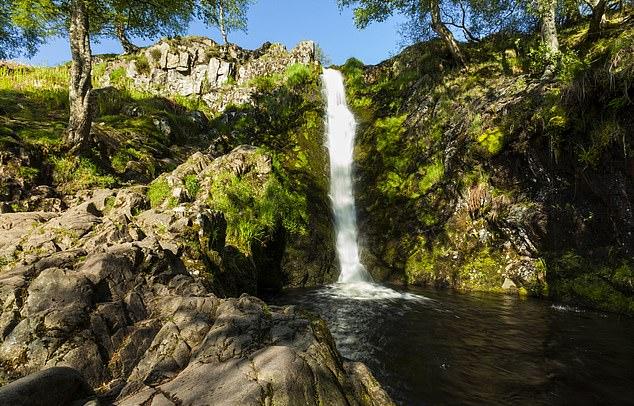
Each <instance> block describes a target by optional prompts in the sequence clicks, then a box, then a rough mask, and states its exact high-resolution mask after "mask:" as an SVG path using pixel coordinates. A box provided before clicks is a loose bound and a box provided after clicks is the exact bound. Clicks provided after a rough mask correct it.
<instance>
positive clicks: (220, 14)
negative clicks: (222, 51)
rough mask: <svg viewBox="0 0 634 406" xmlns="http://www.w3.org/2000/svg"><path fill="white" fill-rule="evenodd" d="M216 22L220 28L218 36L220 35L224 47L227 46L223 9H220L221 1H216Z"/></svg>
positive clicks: (227, 39)
mask: <svg viewBox="0 0 634 406" xmlns="http://www.w3.org/2000/svg"><path fill="white" fill-rule="evenodd" d="M218 22H219V24H218V25H219V26H220V27H219V28H220V34H222V40H223V41H224V42H225V45H228V44H229V37H228V36H227V29H226V27H225V9H224V8H223V7H222V1H221V0H220V1H218Z"/></svg>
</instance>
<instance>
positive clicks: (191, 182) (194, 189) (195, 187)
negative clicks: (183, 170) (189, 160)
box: [183, 174, 200, 199]
mask: <svg viewBox="0 0 634 406" xmlns="http://www.w3.org/2000/svg"><path fill="white" fill-rule="evenodd" d="M183 181H184V183H185V190H187V195H189V197H190V198H192V199H194V198H196V196H197V195H198V192H199V191H200V181H199V180H198V176H196V175H195V174H191V175H187V176H185V178H184V179H183Z"/></svg>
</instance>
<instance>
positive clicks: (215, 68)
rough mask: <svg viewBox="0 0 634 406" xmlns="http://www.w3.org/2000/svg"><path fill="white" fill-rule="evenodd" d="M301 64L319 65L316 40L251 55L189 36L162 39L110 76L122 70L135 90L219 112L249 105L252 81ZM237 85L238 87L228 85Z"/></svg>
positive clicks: (268, 45) (118, 65) (275, 46)
mask: <svg viewBox="0 0 634 406" xmlns="http://www.w3.org/2000/svg"><path fill="white" fill-rule="evenodd" d="M296 63H300V64H313V63H315V44H314V43H313V42H312V41H304V42H300V43H299V44H298V45H297V47H295V48H294V49H292V50H291V51H287V50H286V48H285V47H284V46H283V45H281V44H271V43H266V44H264V45H263V46H262V47H261V48H259V49H257V50H255V51H248V50H244V49H242V48H239V47H238V46H236V45H219V44H217V43H215V42H214V41H213V40H211V39H208V38H203V37H186V38H182V39H174V40H162V41H160V42H159V43H157V44H156V45H153V46H151V47H149V48H146V49H144V50H142V51H140V53H139V54H138V55H136V56H133V57H132V58H131V59H129V60H117V61H116V62H113V63H111V64H110V65H109V66H108V70H107V72H109V73H112V72H113V71H115V70H117V69H119V70H122V71H123V72H124V73H125V75H126V76H127V77H128V78H130V79H131V80H132V81H133V82H134V85H135V87H136V88H139V89H143V90H146V91H149V92H151V93H155V94H158V95H162V96H170V95H174V94H177V95H180V96H185V97H187V96H200V97H202V99H203V100H204V101H205V102H206V103H207V104H208V105H209V106H210V107H211V108H212V109H215V110H218V111H220V110H223V109H224V107H225V106H227V105H229V104H234V105H241V104H244V103H248V102H249V101H250V100H251V96H252V94H253V91H254V89H253V87H252V86H250V85H249V82H250V81H252V80H253V79H255V78H257V77H262V76H268V75H275V74H282V73H284V71H285V69H286V68H288V67H289V66H291V65H293V64H296ZM111 76H112V75H111V74H107V75H106V77H107V78H109V77H111ZM109 84H110V83H108V82H106V85H109ZM232 84H236V85H238V86H236V87H235V88H234V87H233V86H227V85H232Z"/></svg>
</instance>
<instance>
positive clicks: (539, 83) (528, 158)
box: [341, 14, 634, 314]
mask: <svg viewBox="0 0 634 406" xmlns="http://www.w3.org/2000/svg"><path fill="white" fill-rule="evenodd" d="M618 18H619V21H618V23H619V24H616V21H615V24H614V25H613V27H614V28H613V29H611V30H608V31H606V32H607V34H606V35H605V36H603V37H600V38H598V39H593V40H589V39H588V38H587V36H586V31H587V24H581V25H578V26H571V27H568V28H566V29H564V30H563V32H562V34H561V36H562V50H563V52H562V54H561V56H560V57H559V58H558V59H557V60H556V61H553V63H554V64H555V65H556V66H557V69H556V73H555V74H554V75H544V71H545V66H544V64H543V63H541V62H540V61H542V60H543V58H540V57H538V53H539V47H538V43H539V38H538V37H537V36H534V37H530V36H529V37H508V36H502V35H499V36H495V37H491V38H488V39H486V40H484V41H482V42H481V43H478V44H472V45H469V46H467V47H465V50H466V52H467V54H468V56H469V61H470V63H469V67H468V68H467V69H463V70H460V69H458V68H454V67H453V66H452V63H451V57H450V56H449V55H447V54H446V52H445V51H444V50H443V47H442V46H441V44H440V43H438V42H433V41H432V42H428V43H423V44H418V45H415V46H412V47H410V48H407V49H406V50H404V51H403V52H402V53H401V54H400V55H398V56H396V57H394V58H392V59H390V60H387V61H385V62H383V63H381V64H379V65H376V66H365V65H364V64H363V63H362V62H361V61H358V60H354V59H351V60H349V61H348V62H347V63H346V64H345V65H344V66H342V67H341V68H342V70H343V71H344V73H345V76H346V84H347V90H348V93H349V97H350V104H351V105H352V107H353V108H354V110H355V112H356V115H357V117H358V119H359V121H360V130H359V134H358V136H357V145H356V152H355V158H356V162H357V171H356V173H357V182H356V183H357V186H356V194H357V198H358V205H359V218H360V235H361V236H362V238H364V240H362V242H361V243H362V246H363V250H364V258H363V260H364V261H365V263H366V264H367V265H369V266H368V268H369V269H370V270H373V273H374V276H375V278H377V279H379V280H391V281H394V282H399V283H405V284H412V285H433V286H438V287H453V288H456V289H460V290H484V291H495V292H517V293H519V294H521V295H533V296H543V297H550V298H555V299H558V300H565V301H570V302H576V303H578V304H581V305H585V306H588V307H593V308H598V309H603V310H609V311H615V312H621V313H627V314H634V285H633V283H634V282H633V278H634V259H633V255H634V215H633V213H634V212H633V207H632V201H634V199H633V197H634V160H633V159H632V152H633V146H634V144H633V142H634V140H633V139H632V134H633V133H634V131H633V129H634V122H633V121H632V115H631V112H632V108H633V104H632V99H631V95H632V83H633V82H634V81H633V79H634V70H633V69H632V66H634V61H633V60H632V55H633V54H634V52H633V51H634V27H633V26H632V19H631V18H630V16H629V15H628V14H626V15H621V16H619V17H618ZM611 27H612V26H611Z"/></svg>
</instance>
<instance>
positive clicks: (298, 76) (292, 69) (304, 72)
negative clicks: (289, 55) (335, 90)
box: [284, 63, 312, 87]
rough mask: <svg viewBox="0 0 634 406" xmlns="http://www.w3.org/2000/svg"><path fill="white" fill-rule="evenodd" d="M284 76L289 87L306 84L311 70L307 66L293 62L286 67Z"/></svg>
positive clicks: (309, 78)
mask: <svg viewBox="0 0 634 406" xmlns="http://www.w3.org/2000/svg"><path fill="white" fill-rule="evenodd" d="M284 76H285V77H286V83H287V84H288V85H289V86H290V87H299V86H303V85H306V84H307V83H308V82H309V81H310V80H311V76H312V72H311V71H310V68H309V67H308V66H306V65H304V64H302V63H295V64H292V65H290V66H288V67H287V68H286V70H285V71H284Z"/></svg>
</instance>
